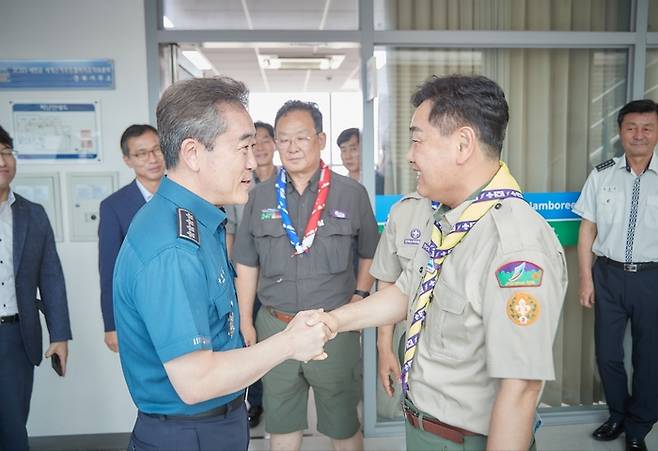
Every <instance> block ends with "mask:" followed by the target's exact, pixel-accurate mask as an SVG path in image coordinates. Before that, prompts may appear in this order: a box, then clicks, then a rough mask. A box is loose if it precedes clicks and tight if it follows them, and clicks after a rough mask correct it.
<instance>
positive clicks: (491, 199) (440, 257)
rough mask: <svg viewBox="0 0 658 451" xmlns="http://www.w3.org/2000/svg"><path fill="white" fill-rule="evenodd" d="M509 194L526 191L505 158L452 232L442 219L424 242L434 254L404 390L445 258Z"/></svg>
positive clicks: (417, 311) (420, 298)
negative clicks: (445, 226) (429, 238)
mask: <svg viewBox="0 0 658 451" xmlns="http://www.w3.org/2000/svg"><path fill="white" fill-rule="evenodd" d="M508 197H517V198H520V199H522V198H523V194H522V193H521V188H519V184H518V183H517V182H516V180H515V179H514V177H512V174H510V172H509V169H508V168H507V165H506V164H505V163H503V162H502V161H501V162H500V169H498V172H497V173H496V175H495V176H494V178H493V179H491V181H490V182H489V184H488V185H487V186H485V187H484V189H483V190H482V191H481V192H480V194H478V195H477V196H476V197H475V199H473V201H472V202H471V204H470V205H469V206H468V207H466V209H465V210H464V212H463V213H462V214H461V216H460V217H459V220H458V221H457V223H456V224H455V225H454V226H453V228H452V230H450V232H448V233H447V234H446V235H445V236H444V235H443V233H442V232H441V227H440V226H439V224H438V222H436V221H435V222H434V227H433V229H432V239H431V242H430V243H424V244H423V249H424V250H425V252H427V254H428V255H429V256H430V259H429V262H428V264H427V270H426V271H425V276H424V277H423V280H422V282H421V284H420V287H419V289H418V293H417V294H416V302H415V304H414V315H413V318H412V320H411V324H410V325H409V327H408V329H407V335H406V337H407V339H406V344H405V350H404V363H403V365H402V375H401V378H402V389H403V391H404V392H406V391H407V390H409V371H410V370H411V365H412V363H413V359H414V356H415V354H416V348H417V345H418V339H419V338H420V332H421V330H422V328H423V324H424V323H425V316H426V314H427V307H428V306H429V304H430V303H431V302H432V299H433V297H434V286H435V285H436V282H437V280H438V279H439V273H440V272H441V267H442V266H443V263H444V262H445V259H446V258H447V257H448V255H450V253H451V252H452V251H453V250H454V248H455V246H457V245H458V244H459V243H460V242H461V241H462V240H463V239H464V237H465V236H466V234H467V233H468V232H469V231H470V230H471V229H472V228H473V226H474V225H475V224H476V223H477V222H478V221H479V220H480V219H481V218H482V217H483V216H484V215H486V214H487V212H488V211H489V210H490V209H491V207H493V206H494V205H496V204H497V203H498V202H499V201H500V200H502V199H506V198H508Z"/></svg>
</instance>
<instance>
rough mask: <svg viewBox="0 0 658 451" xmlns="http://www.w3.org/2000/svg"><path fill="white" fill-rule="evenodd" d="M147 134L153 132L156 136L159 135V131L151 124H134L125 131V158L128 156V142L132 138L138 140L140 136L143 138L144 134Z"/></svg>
mask: <svg viewBox="0 0 658 451" xmlns="http://www.w3.org/2000/svg"><path fill="white" fill-rule="evenodd" d="M147 132H153V133H155V134H156V135H157V134H158V130H157V129H156V128H155V127H153V126H152V125H149V124H133V125H131V126H130V127H128V128H127V129H125V130H124V131H123V133H122V134H121V141H120V143H121V152H123V155H124V156H126V157H127V156H128V150H129V149H128V140H129V139H130V138H137V137H138V136H142V135H143V134H144V133H147Z"/></svg>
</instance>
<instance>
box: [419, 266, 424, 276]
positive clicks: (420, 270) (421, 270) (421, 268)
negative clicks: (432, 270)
mask: <svg viewBox="0 0 658 451" xmlns="http://www.w3.org/2000/svg"><path fill="white" fill-rule="evenodd" d="M423 269H424V268H423V267H422V266H421V267H420V268H418V272H419V273H421V274H422V273H423Z"/></svg>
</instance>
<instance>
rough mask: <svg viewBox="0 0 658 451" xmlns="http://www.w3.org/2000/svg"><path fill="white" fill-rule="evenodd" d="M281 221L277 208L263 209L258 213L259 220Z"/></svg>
mask: <svg viewBox="0 0 658 451" xmlns="http://www.w3.org/2000/svg"><path fill="white" fill-rule="evenodd" d="M269 219H281V212H280V211H279V209H278V208H264V209H262V210H261V211H260V220H261V221H267V220H269Z"/></svg>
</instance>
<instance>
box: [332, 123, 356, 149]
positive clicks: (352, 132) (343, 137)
mask: <svg viewBox="0 0 658 451" xmlns="http://www.w3.org/2000/svg"><path fill="white" fill-rule="evenodd" d="M352 136H356V140H357V141H359V142H361V135H360V133H359V129H358V128H346V129H345V130H343V131H342V132H340V135H338V138H336V145H338V147H340V145H341V144H343V143H344V142H347V141H349V140H350V139H352Z"/></svg>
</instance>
